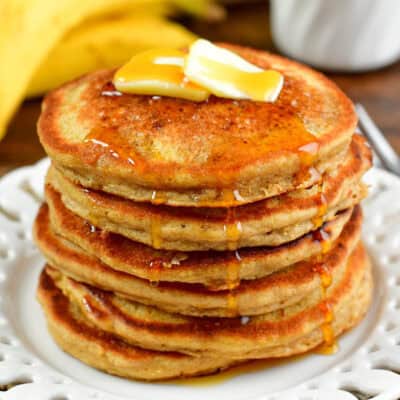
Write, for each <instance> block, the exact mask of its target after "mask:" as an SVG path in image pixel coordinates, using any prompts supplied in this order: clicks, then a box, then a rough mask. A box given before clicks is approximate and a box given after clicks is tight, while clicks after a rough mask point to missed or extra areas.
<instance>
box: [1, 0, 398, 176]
mask: <svg viewBox="0 0 400 400" xmlns="http://www.w3.org/2000/svg"><path fill="white" fill-rule="evenodd" d="M183 23H184V24H186V25H187V26H188V27H189V28H190V29H192V30H193V31H194V32H196V33H197V34H199V35H200V36H203V37H206V38H209V39H211V40H217V41H227V42H234V43H240V44H244V45H248V46H253V47H258V48H262V49H267V50H270V51H276V49H274V46H273V44H272V40H271V36H270V32H269V23H268V8H267V7H266V6H265V3H264V2H262V3H260V4H254V3H250V4H247V5H246V4H242V5H235V6H232V7H231V8H230V9H229V10H228V16H227V18H226V20H225V21H223V22H222V23H218V24H216V23H205V22H202V21H193V20H185V21H183ZM327 75H328V76H330V77H331V78H332V79H333V80H334V81H335V82H336V83H337V84H338V85H339V86H340V87H341V88H342V89H343V90H344V91H345V92H346V93H347V94H348V95H349V96H350V97H351V98H352V99H353V101H355V102H360V103H362V104H363V105H364V106H365V107H366V109H367V110H368V112H369V113H370V114H371V116H372V117H373V118H374V120H375V121H376V122H377V124H378V125H379V126H380V128H381V129H382V130H383V132H384V133H385V135H386V136H387V137H388V138H389V140H390V142H391V143H392V144H393V146H394V147H395V149H396V150H397V151H398V152H399V153H400V62H398V63H396V64H394V65H392V66H390V67H387V68H385V69H382V70H379V71H373V72H367V73H360V74H339V73H336V74H333V73H328V74H327ZM40 102H41V100H40V99H37V100H31V101H26V102H25V103H24V104H22V106H21V107H20V109H19V111H18V112H17V114H16V115H15V117H14V119H13V121H12V122H11V124H10V126H9V128H8V132H7V136H6V138H5V139H4V140H3V141H2V142H0V176H1V175H2V174H4V173H6V172H7V171H9V170H11V169H13V168H16V167H19V166H22V165H28V164H32V163H33V162H35V161H37V160H39V159H40V158H42V157H44V156H45V153H44V151H43V149H42V147H41V146H40V143H39V140H38V138H37V135H36V121H37V118H38V116H39V113H40Z"/></svg>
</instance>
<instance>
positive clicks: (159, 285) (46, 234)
mask: <svg viewBox="0 0 400 400" xmlns="http://www.w3.org/2000/svg"><path fill="white" fill-rule="evenodd" d="M360 231H361V213H360V211H359V210H357V211H355V213H354V217H353V218H352V220H351V221H350V222H349V223H348V225H347V226H346V228H345V229H344V231H343V232H342V234H341V235H340V237H339V238H338V239H337V240H336V242H335V243H334V244H333V246H332V249H331V250H330V251H329V252H327V253H326V254H324V255H320V256H318V257H315V258H313V259H310V260H307V261H303V262H299V263H297V264H295V265H293V266H290V267H288V268H285V269H282V270H281V271H279V272H275V273H273V274H270V275H267V276H266V277H264V278H260V279H255V280H244V281H238V280H235V281H230V282H227V283H228V284H230V285H231V287H232V290H219V291H216V290H209V289H207V288H205V287H204V286H202V285H198V284H185V283H178V282H162V281H158V282H151V281H148V280H144V279H140V278H137V277H136V276H134V275H130V274H127V273H124V272H120V271H116V270H113V269H112V268H110V267H109V266H107V265H106V264H103V263H102V262H101V261H100V260H99V259H98V258H95V257H92V256H89V255H87V254H86V253H85V252H84V251H83V250H82V249H80V248H79V247H77V246H76V245H71V244H70V243H68V242H66V241H65V240H60V239H59V237H57V236H56V235H54V233H53V232H52V231H51V229H50V226H49V223H48V217H47V214H46V209H45V208H43V209H42V211H41V213H39V216H38V218H37V220H36V223H35V230H34V234H35V239H36V242H37V244H38V246H39V248H40V249H41V251H42V253H43V254H44V255H45V257H46V258H47V260H48V262H49V264H50V265H52V266H53V267H55V268H56V269H59V270H60V271H62V272H63V273H64V274H66V275H68V276H70V277H72V278H74V279H76V280H78V281H83V282H86V283H89V284H91V285H93V286H96V287H99V288H103V289H106V290H111V291H115V292H117V293H118V294H119V295H121V296H124V297H126V298H129V299H132V300H135V301H138V302H140V303H144V304H149V305H154V306H156V307H158V308H160V309H164V310H166V311H169V312H175V313H181V314H187V315H197V316H199V315H200V316H202V315H207V316H218V317H229V316H235V315H259V314H263V313H265V312H270V311H273V310H277V309H280V308H282V307H285V306H288V305H292V304H294V303H296V302H298V301H300V300H302V299H305V298H307V297H310V296H313V295H314V294H315V293H317V294H319V293H320V290H321V285H323V284H324V283H323V281H324V280H327V279H328V280H329V281H331V282H332V284H331V286H332V288H334V287H335V285H336V283H337V282H338V281H340V279H341V276H342V275H343V273H344V269H345V265H346V263H347V260H348V258H349V256H350V254H351V252H352V251H353V249H354V247H355V245H356V244H357V242H358V240H359V237H360ZM326 244H328V246H326V245H325V246H324V247H329V243H326ZM228 268H230V267H229V266H228ZM226 275H227V276H228V277H229V271H226ZM157 279H159V277H157ZM230 279H231V278H230ZM236 285H237V286H236ZM235 286H236V287H235ZM234 287H235V288H234ZM233 288H234V289H233Z"/></svg>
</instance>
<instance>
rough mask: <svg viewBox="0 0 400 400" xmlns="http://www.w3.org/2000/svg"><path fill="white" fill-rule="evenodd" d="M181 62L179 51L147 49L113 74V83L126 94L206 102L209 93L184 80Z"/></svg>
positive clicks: (181, 54)
mask: <svg viewBox="0 0 400 400" xmlns="http://www.w3.org/2000/svg"><path fill="white" fill-rule="evenodd" d="M184 63H185V53H184V52H182V51H179V50H174V49H155V50H149V51H146V52H144V53H140V54H138V55H136V56H134V57H132V59H131V60H130V61H129V62H128V63H127V64H125V65H123V66H122V67H121V68H120V69H119V70H118V71H117V72H116V74H115V75H114V79H113V83H114V85H115V87H116V88H117V90H119V91H120V92H125V93H133V94H146V95H153V96H169V97H178V98H184V99H187V100H192V101H204V100H206V99H207V98H208V96H209V94H210V93H209V92H208V91H207V90H206V89H204V88H202V87H200V86H198V85H197V84H196V83H193V82H190V81H189V80H188V79H187V78H186V77H185V75H184V73H183V66H184Z"/></svg>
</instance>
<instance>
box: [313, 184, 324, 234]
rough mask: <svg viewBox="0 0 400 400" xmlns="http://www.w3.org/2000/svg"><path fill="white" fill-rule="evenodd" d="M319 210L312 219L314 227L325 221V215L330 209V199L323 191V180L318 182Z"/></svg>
mask: <svg viewBox="0 0 400 400" xmlns="http://www.w3.org/2000/svg"><path fill="white" fill-rule="evenodd" d="M317 196H318V199H317V201H318V211H317V215H316V216H315V217H314V218H313V219H312V223H313V224H314V229H317V228H319V227H320V226H321V225H322V224H323V223H324V216H325V214H326V212H327V211H328V201H327V199H326V197H325V194H324V193H323V181H321V182H320V183H319V184H318V195H317Z"/></svg>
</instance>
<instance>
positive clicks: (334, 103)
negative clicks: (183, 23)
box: [38, 45, 356, 207]
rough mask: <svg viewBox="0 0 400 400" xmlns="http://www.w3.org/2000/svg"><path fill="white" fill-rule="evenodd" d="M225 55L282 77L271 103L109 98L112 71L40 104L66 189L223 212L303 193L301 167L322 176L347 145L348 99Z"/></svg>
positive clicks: (276, 64) (43, 128)
mask: <svg viewBox="0 0 400 400" xmlns="http://www.w3.org/2000/svg"><path fill="white" fill-rule="evenodd" d="M226 47H229V48H230V49H232V50H233V51H235V52H237V53H239V54H240V55H241V56H243V57H244V58H246V59H247V60H249V61H250V62H252V63H254V64H256V65H258V66H260V67H262V68H273V69H276V70H278V71H280V72H282V73H283V75H284V78H285V82H284V85H283V88H282V91H281V93H280V95H279V98H278V100H277V101H276V102H274V103H264V102H253V101H247V100H242V101H237V100H230V99H222V98H217V97H213V96H212V97H210V98H209V100H208V101H205V102H201V103H195V102H190V101H186V100H182V99H176V98H167V97H161V98H159V97H157V98H155V97H151V96H142V95H131V94H122V95H110V94H112V93H113V92H112V90H113V86H112V84H111V83H110V82H111V80H112V77H113V73H114V71H99V72H95V73H93V74H90V75H87V76H84V77H82V78H80V79H78V80H76V81H73V82H71V83H68V84H66V85H64V86H62V87H61V88H59V89H57V90H55V91H53V92H52V93H50V94H49V95H48V96H47V97H46V99H45V101H44V103H43V111H42V115H41V117H40V120H39V124H38V130H39V136H40V140H41V142H42V144H43V146H44V147H45V149H46V151H47V153H48V154H49V155H50V157H51V158H52V159H53V160H54V161H55V164H56V165H57V167H58V168H59V169H60V170H61V171H62V172H63V173H65V175H67V176H68V177H69V178H70V179H72V180H74V181H75V182H78V183H81V184H82V185H83V186H87V187H91V188H94V189H101V190H103V191H106V192H110V193H114V194H116V195H119V196H122V197H126V198H130V199H133V200H136V201H153V202H155V203H157V204H159V203H165V204H170V205H179V206H211V207H213V206H232V205H237V204H240V203H246V202H252V201H255V200H259V199H262V198H267V197H270V196H273V195H276V194H279V193H283V192H286V191H288V190H292V189H295V188H298V187H306V186H308V185H310V183H312V182H313V180H314V179H315V174H312V173H311V174H309V173H308V168H309V167H317V168H318V170H319V172H324V170H325V169H326V168H327V167H328V165H329V163H330V162H331V161H332V159H335V158H336V159H338V158H340V156H341V154H343V153H344V152H345V150H346V148H347V145H348V144H349V142H350V139H351V136H352V134H353V131H354V128H355V125H356V117H355V113H354V110H353V106H352V104H351V102H350V100H349V99H348V98H347V97H346V96H345V95H344V94H343V93H342V92H341V91H340V90H339V89H338V88H337V87H336V86H335V85H334V84H333V83H332V82H330V81H329V80H328V79H326V78H325V77H324V76H322V75H320V74H318V73H317V72H315V71H313V70H311V69H309V68H307V67H305V66H302V65H300V64H297V63H295V62H292V61H289V60H287V59H285V58H282V57H278V56H275V55H272V54H269V53H266V52H262V51H256V50H252V49H248V48H243V47H239V46H230V45H229V46H226ZM110 91H111V92H110Z"/></svg>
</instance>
